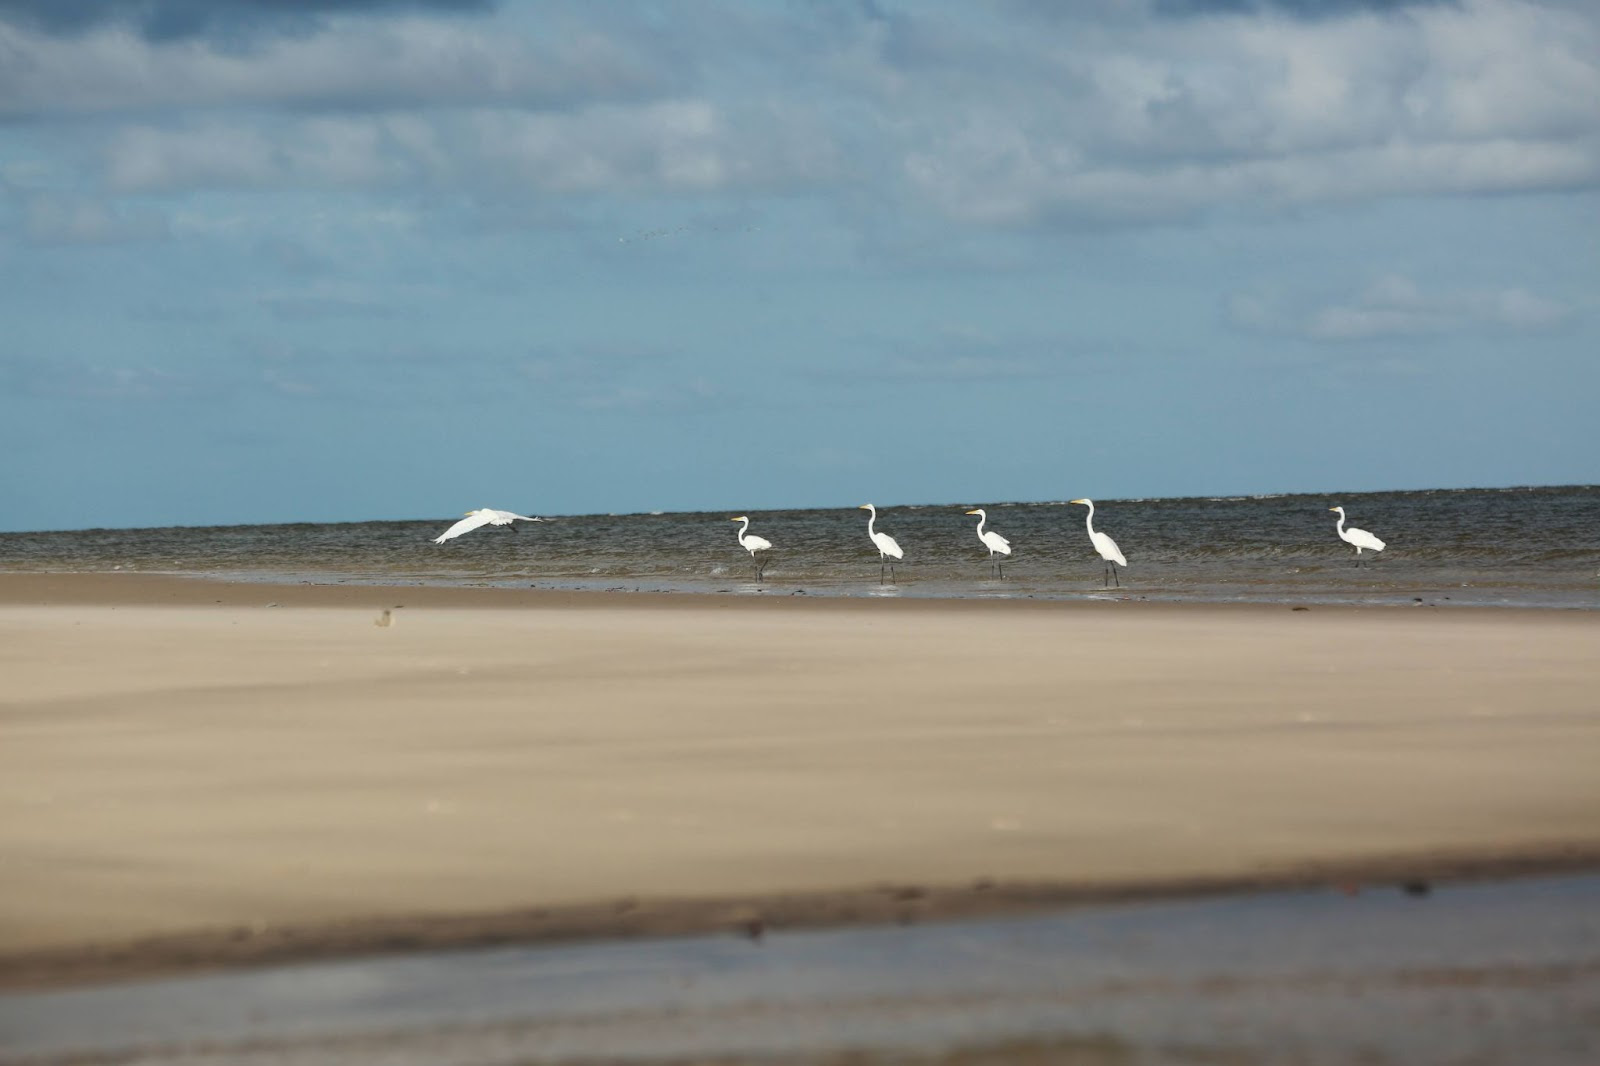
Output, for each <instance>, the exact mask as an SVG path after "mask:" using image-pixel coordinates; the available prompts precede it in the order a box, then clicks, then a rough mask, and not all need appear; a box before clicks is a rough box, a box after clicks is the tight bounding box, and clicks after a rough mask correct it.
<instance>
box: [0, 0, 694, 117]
mask: <svg viewBox="0 0 1600 1066" xmlns="http://www.w3.org/2000/svg"><path fill="white" fill-rule="evenodd" d="M669 82H670V77H669V75H668V73H667V72H666V70H665V69H664V68H662V67H661V66H660V65H659V64H658V63H657V62H656V61H655V60H654V59H653V58H652V57H651V55H650V54H649V53H648V52H646V51H644V50H642V49H640V48H639V47H637V46H636V45H634V44H632V43H630V42H629V41H628V40H627V39H626V38H625V37H622V36H620V35H617V34H609V35H607V34H600V33H595V32H588V31H585V30H583V29H581V28H580V29H577V30H575V31H572V32H565V33H559V34H551V35H550V36H549V37H548V38H545V39H537V38H533V37H529V36H525V35H516V34H504V33H495V32H494V31H493V29H492V28H489V27H486V26H484V25H482V24H480V23H473V24H459V23H456V22H452V21H449V20H443V19H425V18H391V19H388V20H382V21H379V20H372V19H349V20H337V19H336V20H331V21H330V23H329V24H328V25H327V26H326V27H325V28H323V29H322V30H321V31H320V32H315V33H308V34H303V35H293V36H284V37H275V38H271V39H268V40H265V41H262V42H259V43H257V44H256V45H254V46H253V47H250V48H246V49H230V48H224V47H221V46H220V45H218V44H217V43H215V42H212V41H210V40H207V39H205V38H184V39H180V40H170V41H150V40H147V39H145V38H143V37H140V36H138V35H136V34H134V33H131V32H128V31H126V30H121V29H117V28H114V27H108V28H102V29H97V30H94V31H92V32H89V33H86V34H81V35H74V36H64V37H55V36H50V35H48V34H44V33H40V32H35V31H30V30H28V29H25V28H22V27H20V26H18V25H14V24H7V23H6V22H4V21H3V20H0V116H5V115H11V116H27V117H35V118H36V117H40V116H58V117H59V116H66V115H92V114H118V113H139V112H151V111H157V110H176V111H182V112H195V111H206V110H216V109H221V108H237V107H318V108H344V109H351V110H358V111H365V110H389V109H397V108H405V107H419V106H430V107H436V106H474V105H484V104H497V103H499V104H504V103H517V104H522V105H525V106H541V107H559V106H567V105H570V104H572V103H574V102H581V101H585V100H594V99H610V98H619V97H631V96H638V95H642V94H648V93H653V92H658V91H660V90H661V89H662V87H663V86H664V85H665V84H667V83H669Z"/></svg>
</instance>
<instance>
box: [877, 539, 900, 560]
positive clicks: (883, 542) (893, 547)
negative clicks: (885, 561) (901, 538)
mask: <svg viewBox="0 0 1600 1066" xmlns="http://www.w3.org/2000/svg"><path fill="white" fill-rule="evenodd" d="M872 539H873V540H875V541H877V542H878V550H879V551H881V552H883V554H885V555H892V556H894V557H895V558H896V559H904V558H905V557H906V553H905V552H903V551H901V550H900V545H899V544H897V543H895V539H894V538H893V537H891V536H889V534H887V533H879V534H878V535H877V536H875V537H873V538H872Z"/></svg>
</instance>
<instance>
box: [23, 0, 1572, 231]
mask: <svg viewBox="0 0 1600 1066" xmlns="http://www.w3.org/2000/svg"><path fill="white" fill-rule="evenodd" d="M1199 6H1201V5H1196V7H1199ZM1025 7H1026V5H1015V4H1013V5H1009V6H1001V7H998V8H983V9H979V8H974V7H968V6H966V5H953V6H952V7H948V8H944V7H941V8H933V7H924V6H921V5H907V6H906V7H904V8H902V9H899V10H896V11H894V12H893V13H892V14H891V15H889V16H881V17H880V16H877V15H874V14H873V13H872V11H871V9H865V8H863V9H861V10H860V11H851V10H849V9H832V10H829V11H827V12H821V11H810V12H809V13H807V12H806V11H804V10H802V11H801V12H800V13H796V12H794V11H792V10H788V9H779V10H773V11H765V10H762V11H758V12H756V13H751V11H750V10H748V9H745V8H742V7H736V8H727V9H721V8H707V9H699V10H697V11H696V12H695V13H694V14H693V15H692V16H686V17H684V18H683V19H681V20H675V21H674V22H673V23H672V24H669V25H665V26H659V25H654V24H652V23H651V22H650V20H649V19H647V18H646V17H645V16H643V15H640V14H637V13H633V12H629V11H627V10H626V9H624V10H623V11H621V12H618V11H616V10H610V9H607V10H606V11H605V12H604V13H597V10H598V9H594V8H588V7H581V6H580V7H574V8H562V9H559V11H560V13H559V14H556V15H551V16H549V19H548V20H547V21H540V20H539V19H537V18H521V19H513V18H512V17H511V16H510V15H505V14H502V15H501V16H498V18H497V19H489V20H474V21H472V22H459V21H452V20H447V19H430V18H427V17H422V16H409V17H392V18H383V19H380V18H364V19H330V20H328V21H327V22H326V23H325V24H323V25H322V26H321V28H320V29H319V30H317V31H316V32H308V33H304V34H301V35H284V36H276V37H270V38H266V39H263V40H261V41H259V42H257V43H255V44H254V46H252V47H250V48H247V49H232V50H229V49H225V48H222V47H221V46H219V45H218V44H217V43H216V42H214V41H211V40H209V39H207V38H205V37H191V38H184V39H181V40H172V41H158V42H152V41H149V40H146V39H144V38H142V37H139V36H137V35H134V34H131V33H126V32H119V31H116V30H114V29H110V28H101V29H96V30H93V31H91V32H89V33H86V34H80V35H76V36H62V37H54V36H49V35H45V34H41V33H36V32H32V31H29V30H26V29H23V28H19V27H18V26H16V25H7V24H5V23H4V22H0V115H5V114H10V115H13V116H26V117H30V118H33V119H35V120H39V119H54V120H58V121H60V122H62V123H64V126H63V128H71V126H72V123H74V122H76V123H79V128H80V129H81V131H82V135H83V136H84V137H85V138H90V139H92V140H93V141H94V143H96V144H98V145H101V146H103V158H104V160H105V167H106V171H105V174H104V180H106V181H108V182H109V183H110V184H111V186H112V187H113V188H116V189H118V190H121V191H128V192H163V191H167V190H177V189H195V188H224V189H237V188H260V189H271V188H277V187H280V186H288V187H301V188H303V187H316V188H325V187H336V188H348V189H364V188H380V189H396V188H410V187H419V188H440V187H442V188H448V189H451V190H456V191H465V192H466V193H468V194H469V195H471V194H474V193H477V192H481V191H483V190H486V189H493V190H496V193H497V195H498V196H499V197H500V198H502V199H505V198H508V197H520V198H521V199H524V200H529V201H538V202H540V203H541V204H542V205H543V206H544V207H545V208H546V209H549V207H550V201H551V200H552V199H554V198H567V199H573V200H575V199H576V198H580V197H590V196H594V195H608V194H620V195H641V194H642V195H650V194H664V195H681V194H700V193H716V192H723V191H737V192H748V193H756V194H776V195H787V194H790V193H793V192H796V191H804V192H810V193H813V194H816V195H820V196H823V197H826V198H828V199H829V200H830V201H831V202H833V203H834V204H837V205H839V206H840V207H841V208H843V209H845V210H846V211H847V212H849V213H852V214H853V215H854V216H855V217H857V218H865V217H869V216H872V215H874V214H904V215H913V216H922V217H927V216H929V215H930V214H931V215H932V216H933V217H935V218H942V219H954V220H957V221H960V222H965V223H969V224H973V225H976V226H984V227H1011V226H1026V225H1037V224H1041V223H1043V224H1051V223H1058V224H1075V225H1083V224H1088V225H1130V224H1145V223H1149V222H1156V221H1166V220H1175V219H1177V220H1181V219H1189V218H1194V217H1199V216H1203V215H1205V214H1206V213H1208V212H1211V211H1216V210H1227V211H1256V210H1263V209H1264V210H1278V209H1284V208H1297V207H1300V206H1303V205H1312V204H1324V203H1340V202H1354V201H1361V200H1369V199H1374V198H1386V197H1395V196H1413V195H1415V196H1426V195H1434V194H1440V193H1448V194H1482V193H1490V192H1526V191H1545V190H1552V189H1556V190H1560V189H1572V188H1588V187H1594V186H1596V185H1600V109H1597V108H1595V107H1594V106H1593V102H1594V101H1595V100H1597V99H1600V15H1597V13H1596V11H1595V9H1593V8H1585V7H1581V6H1561V5H1552V4H1546V3H1539V2H1536V0H1461V2H1459V3H1449V4H1444V3H1441V4H1421V5H1413V6H1406V7H1403V8H1400V9H1386V10H1373V9H1369V8H1368V7H1365V6H1363V5H1359V4H1355V5H1350V6H1349V7H1347V8H1345V9H1344V10H1343V12H1342V13H1339V12H1333V13H1329V14H1328V15H1327V16H1326V17H1321V18H1317V19H1300V18H1294V17H1291V16H1290V15H1287V14H1283V13H1281V12H1280V11H1278V10H1277V9H1275V8H1274V7H1272V6H1271V5H1264V6H1260V7H1252V9H1251V10H1248V11H1245V12H1238V11H1234V12H1222V13H1209V14H1208V13H1205V12H1203V11H1198V10H1197V11H1194V12H1192V13H1190V14H1188V15H1187V16H1186V17H1183V18H1181V19H1171V18H1161V17H1156V16H1155V15H1152V14H1151V8H1150V6H1149V5H1148V4H1134V5H1124V10H1121V11H1120V13H1119V12H1117V11H1114V10H1111V9H1109V8H1104V7H1102V8H1101V9H1098V10H1097V11H1090V12H1088V13H1087V14H1084V15H1083V16H1081V17H1078V18H1075V19H1073V20H1067V21H1063V20H1061V19H1060V18H1059V16H1058V15H1041V16H1039V18H1037V19H1029V18H1026V17H1024V16H1022V15H1019V14H1018V12H1019V11H1021V10H1024V9H1025ZM1156 9H1157V10H1159V9H1160V5H1157V6H1156ZM651 33H655V36H653V37H652V36H651ZM85 116H91V117H85ZM106 125H113V126H114V128H113V129H112V130H111V132H110V133H109V134H107V133H106V132H105V130H104V127H105V126H106ZM88 177H91V178H92V177H93V176H92V175H90V176H88Z"/></svg>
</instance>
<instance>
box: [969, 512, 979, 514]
mask: <svg viewBox="0 0 1600 1066" xmlns="http://www.w3.org/2000/svg"><path fill="white" fill-rule="evenodd" d="M967 513H968V514H977V513H978V512H977V511H968V512H967Z"/></svg>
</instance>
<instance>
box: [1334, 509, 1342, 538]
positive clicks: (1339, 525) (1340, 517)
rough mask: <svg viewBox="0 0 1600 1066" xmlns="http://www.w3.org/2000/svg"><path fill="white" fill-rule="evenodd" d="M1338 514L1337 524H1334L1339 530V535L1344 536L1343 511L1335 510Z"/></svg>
mask: <svg viewBox="0 0 1600 1066" xmlns="http://www.w3.org/2000/svg"><path fill="white" fill-rule="evenodd" d="M1336 513H1337V514H1338V515H1339V524H1338V525H1336V526H1334V528H1335V529H1337V530H1338V531H1339V536H1341V537H1342V536H1344V511H1342V510H1341V511H1338V512H1336Z"/></svg>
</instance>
